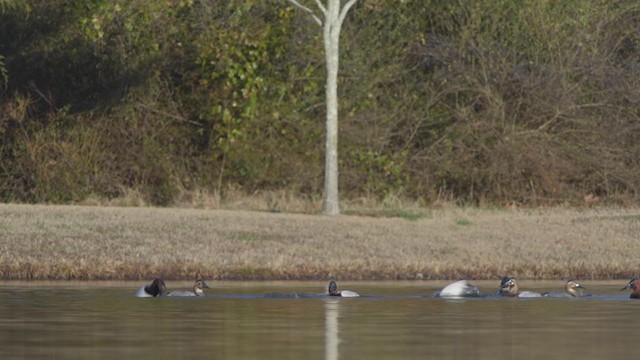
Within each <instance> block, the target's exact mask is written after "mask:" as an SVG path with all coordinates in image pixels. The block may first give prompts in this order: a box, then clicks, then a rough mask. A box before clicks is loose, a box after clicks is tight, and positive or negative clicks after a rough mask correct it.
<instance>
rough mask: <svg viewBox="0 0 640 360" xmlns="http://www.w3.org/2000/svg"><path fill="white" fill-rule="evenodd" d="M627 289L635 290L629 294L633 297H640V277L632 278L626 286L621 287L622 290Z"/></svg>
mask: <svg viewBox="0 0 640 360" xmlns="http://www.w3.org/2000/svg"><path fill="white" fill-rule="evenodd" d="M627 289H632V290H633V292H632V293H631V295H629V297H630V298H631V299H640V279H638V278H634V279H631V281H629V283H628V284H627V285H626V286H625V287H623V288H622V289H620V291H622V290H627Z"/></svg>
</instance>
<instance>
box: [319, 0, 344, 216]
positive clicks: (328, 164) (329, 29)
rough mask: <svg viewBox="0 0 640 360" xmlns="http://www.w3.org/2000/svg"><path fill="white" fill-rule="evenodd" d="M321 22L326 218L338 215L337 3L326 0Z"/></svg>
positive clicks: (338, 33)
mask: <svg viewBox="0 0 640 360" xmlns="http://www.w3.org/2000/svg"><path fill="white" fill-rule="evenodd" d="M328 5H329V6H328V7H327V16H326V19H325V22H324V52H325V59H326V62H327V88H326V94H327V123H326V127H327V129H326V136H327V138H326V142H325V159H324V196H323V201H322V203H323V204H322V209H323V212H324V213H325V214H327V215H337V214H339V213H340V206H339V197H338V67H339V62H340V56H339V49H340V47H339V41H340V24H338V20H339V13H340V0H329V4H328Z"/></svg>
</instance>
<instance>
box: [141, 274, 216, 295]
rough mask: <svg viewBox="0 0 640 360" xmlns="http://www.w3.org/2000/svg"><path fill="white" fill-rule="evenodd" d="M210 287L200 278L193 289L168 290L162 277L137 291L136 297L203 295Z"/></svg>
mask: <svg viewBox="0 0 640 360" xmlns="http://www.w3.org/2000/svg"><path fill="white" fill-rule="evenodd" d="M203 289H209V285H207V283H206V282H204V280H202V279H200V278H198V279H196V282H195V283H194V284H193V291H187V290H178V291H169V292H168V291H167V286H166V285H165V283H164V280H162V279H154V280H153V281H152V282H151V284H149V285H145V286H143V287H141V288H140V289H138V291H136V295H135V296H136V297H157V296H203V295H204V290H203Z"/></svg>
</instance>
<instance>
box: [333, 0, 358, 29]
mask: <svg viewBox="0 0 640 360" xmlns="http://www.w3.org/2000/svg"><path fill="white" fill-rule="evenodd" d="M357 1H358V0H349V2H348V3H346V4H344V7H343V8H342V10H340V17H339V18H338V26H341V25H342V22H343V21H344V18H346V17H347V13H348V12H349V10H350V9H351V7H352V6H353V5H354V4H355V3H356V2H357Z"/></svg>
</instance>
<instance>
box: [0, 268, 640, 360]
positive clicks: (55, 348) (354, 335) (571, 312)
mask: <svg viewBox="0 0 640 360" xmlns="http://www.w3.org/2000/svg"><path fill="white" fill-rule="evenodd" d="M208 283H209V285H210V286H211V289H207V296H206V297H204V298H166V297H165V298H135V297H133V293H134V292H135V290H136V288H137V287H139V286H140V285H142V284H141V283H130V282H3V283H0V358H2V359H14V358H17V359H20V358H38V359H88V358H92V359H96V358H104V359H114V358H118V357H119V358H123V359H124V358H126V359H130V358H136V359H155V358H177V359H180V358H209V359H331V360H335V359H398V358H405V359H407V358H436V357H437V358H443V359H459V358H473V359H513V358H523V359H529V358H531V359H533V358H541V357H544V358H555V359H566V358H581V359H602V358H607V357H608V358H610V359H619V358H623V357H630V358H634V357H635V354H636V351H634V350H635V348H636V346H637V344H638V339H637V338H636V337H635V330H636V328H637V324H636V322H635V315H636V314H637V313H638V310H639V309H640V300H630V299H629V294H628V292H619V291H618V290H619V289H620V288H622V287H623V286H624V285H625V284H626V283H627V280H620V281H610V282H582V284H583V285H584V286H585V287H587V292H588V293H591V294H594V296H591V297H586V298H580V299H547V298H544V299H511V298H474V299H464V300H445V299H437V298H432V297H429V296H430V295H431V294H432V293H433V292H434V291H436V290H437V289H439V288H440V287H442V286H443V285H445V284H446V282H430V281H415V282H339V283H338V286H339V287H340V288H341V289H350V290H354V291H357V292H359V293H360V294H363V295H369V296H364V297H360V298H328V297H324V298H319V297H316V298H313V297H311V298H287V297H283V298H264V297H263V295H264V294H267V293H280V294H289V293H294V292H295V293H301V294H305V293H306V294H318V293H322V292H323V291H324V287H325V285H326V283H325V282H213V281H212V282H208ZM474 284H475V285H478V286H479V287H480V288H481V291H482V292H483V293H493V292H495V290H497V287H498V284H499V280H495V281H475V282H474ZM562 285H563V284H562V282H560V281H549V282H533V281H532V282H526V281H524V282H521V288H523V289H526V290H534V291H548V290H561V289H562ZM189 286H190V283H188V282H172V281H167V287H168V288H169V289H173V288H178V287H182V288H188V287H189Z"/></svg>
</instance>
